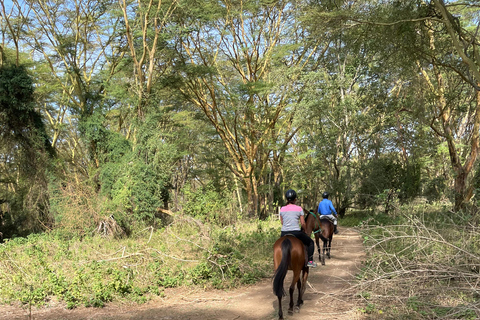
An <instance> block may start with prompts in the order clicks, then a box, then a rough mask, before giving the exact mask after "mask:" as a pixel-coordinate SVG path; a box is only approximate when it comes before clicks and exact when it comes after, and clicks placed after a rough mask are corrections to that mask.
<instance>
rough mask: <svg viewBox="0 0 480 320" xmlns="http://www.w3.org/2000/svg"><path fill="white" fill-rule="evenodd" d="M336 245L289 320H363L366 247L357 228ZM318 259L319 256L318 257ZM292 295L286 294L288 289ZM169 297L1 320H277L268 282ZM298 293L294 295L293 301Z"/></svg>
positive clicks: (3, 310)
mask: <svg viewBox="0 0 480 320" xmlns="http://www.w3.org/2000/svg"><path fill="white" fill-rule="evenodd" d="M340 231H341V232H340V234H338V235H335V236H334V238H333V243H332V259H330V260H328V259H327V261H326V265H325V266H321V265H320V264H319V265H318V267H317V268H311V269H310V274H309V278H308V285H307V289H306V292H305V296H304V305H303V306H302V308H301V310H300V313H295V314H294V315H292V316H290V315H288V314H287V306H288V297H285V298H284V302H283V310H284V316H285V319H287V320H307V319H308V320H312V319H320V318H322V319H337V320H346V319H349V320H352V319H362V318H363V317H362V314H361V312H359V311H358V308H359V305H357V303H358V301H357V300H356V299H355V298H354V294H355V289H352V284H353V283H354V280H355V274H357V273H358V272H359V269H360V267H361V264H362V261H363V260H364V259H365V253H364V247H363V244H362V240H361V238H360V236H359V234H358V233H357V232H356V231H355V230H353V229H347V228H340ZM315 256H316V258H317V256H318V255H317V254H315ZM291 273H292V272H291V271H289V273H288V275H287V279H285V288H286V289H287V286H288V284H289V283H290V281H291ZM287 292H288V289H287ZM166 294H167V297H166V298H163V299H160V298H158V299H156V300H153V301H150V302H148V303H146V304H144V305H141V306H138V305H118V304H116V305H109V306H107V307H105V308H102V309H94V308H77V309H75V310H66V309H63V308H48V309H34V310H32V317H31V318H29V312H28V311H27V310H23V309H18V308H17V309H16V308H13V307H0V319H1V320H4V319H5V320H6V319H8V320H10V319H12V320H16V319H38V320H53V319H55V320H61V319H68V320H72V319H85V320H86V319H89V320H113V319H119V320H123V319H130V320H153V319H159V320H186V319H189V320H217V319H218V320H220V319H222V320H234V319H247V320H248V319H252V320H254V319H255V320H257V319H268V320H273V319H277V315H278V302H277V298H276V297H275V296H274V295H273V292H272V283H271V280H270V279H266V280H263V281H261V282H259V283H257V284H256V285H254V286H250V287H242V288H239V289H234V290H230V291H208V292H205V291H188V292H186V291H185V289H183V290H180V289H174V290H169V291H168V292H166ZM296 297H297V291H296V290H295V299H296Z"/></svg>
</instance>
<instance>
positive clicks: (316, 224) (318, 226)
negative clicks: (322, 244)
mask: <svg viewBox="0 0 480 320" xmlns="http://www.w3.org/2000/svg"><path fill="white" fill-rule="evenodd" d="M310 214H311V215H313V217H314V218H315V228H316V229H318V230H316V231H313V230H312V231H313V233H314V234H315V233H318V232H322V229H321V228H320V222H319V219H320V218H317V216H316V215H315V212H313V211H312V212H310Z"/></svg>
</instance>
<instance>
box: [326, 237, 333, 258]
mask: <svg viewBox="0 0 480 320" xmlns="http://www.w3.org/2000/svg"><path fill="white" fill-rule="evenodd" d="M331 249H332V239H330V240H328V247H327V257H328V259H330V250H331Z"/></svg>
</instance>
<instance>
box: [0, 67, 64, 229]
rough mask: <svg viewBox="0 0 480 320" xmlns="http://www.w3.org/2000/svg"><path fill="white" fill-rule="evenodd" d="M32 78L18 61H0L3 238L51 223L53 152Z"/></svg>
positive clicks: (0, 217)
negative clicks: (49, 183) (49, 174)
mask: <svg viewBox="0 0 480 320" xmlns="http://www.w3.org/2000/svg"><path fill="white" fill-rule="evenodd" d="M34 102H35V98H34V86H33V80H32V77H31V76H30V75H29V74H28V72H27V70H26V68H25V67H24V66H23V65H18V66H17V65H16V64H10V63H8V61H5V59H4V60H3V64H2V65H0V146H1V147H0V230H1V233H3V235H4V236H5V237H10V236H12V234H16V233H17V234H24V233H25V232H31V231H38V230H42V229H44V228H45V227H50V226H51V225H52V220H51V216H50V215H49V212H48V192H47V180H48V179H47V175H46V172H47V169H48V166H49V159H51V158H53V157H54V156H55V152H54V150H53V148H52V147H51V144H50V140H49V137H48V135H47V133H46V130H45V126H44V123H43V121H42V117H41V115H40V113H39V112H38V111H37V110H35V104H34Z"/></svg>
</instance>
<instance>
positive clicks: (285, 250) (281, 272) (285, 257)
mask: <svg viewBox="0 0 480 320" xmlns="http://www.w3.org/2000/svg"><path fill="white" fill-rule="evenodd" d="M291 251H292V242H291V241H290V239H288V238H286V239H285V240H283V242H282V261H280V265H279V266H278V268H277V270H275V274H274V275H273V277H274V279H273V293H274V294H275V295H276V296H277V297H278V298H279V299H280V298H281V297H283V296H284V295H285V291H284V289H283V281H284V280H285V276H286V275H287V271H288V266H289V265H290V260H291V259H292V255H291Z"/></svg>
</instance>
